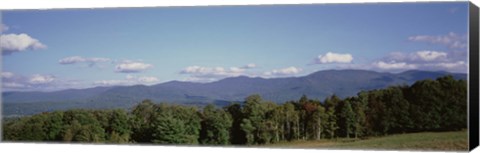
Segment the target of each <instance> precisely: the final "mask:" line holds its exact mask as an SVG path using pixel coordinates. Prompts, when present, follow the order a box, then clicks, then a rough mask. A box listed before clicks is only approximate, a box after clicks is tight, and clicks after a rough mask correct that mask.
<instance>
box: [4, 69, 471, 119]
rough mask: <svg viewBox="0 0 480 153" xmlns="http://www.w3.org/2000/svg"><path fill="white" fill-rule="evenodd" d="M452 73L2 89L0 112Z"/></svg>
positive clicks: (337, 90) (369, 83)
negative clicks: (32, 90) (47, 88)
mask: <svg viewBox="0 0 480 153" xmlns="http://www.w3.org/2000/svg"><path fill="white" fill-rule="evenodd" d="M444 75H452V76H453V77H454V78H455V79H466V78H467V75H466V74H462V73H449V72H442V71H436V72H432V71H420V70H410V71H405V72H402V73H397V74H394V73H385V72H375V71H367V70H352V69H350V70H324V71H317V72H315V73H311V74H309V75H306V76H302V77H288V78H259V77H256V78H251V77H246V76H238V77H231V78H225V79H222V80H218V81H215V82H210V83H194V82H181V81H170V82H165V83H160V84H156V85H152V86H145V85H133V86H113V87H94V88H88V89H68V90H62V91H55V92H4V93H2V96H3V106H4V114H5V115H9V114H10V115H11V114H16V115H18V114H31V113H39V112H43V111H52V110H58V109H68V108H100V109H104V108H130V107H132V106H133V105H135V104H136V103H138V102H140V101H142V100H144V99H151V100H153V101H156V102H172V103H181V104H193V105H205V104H207V103H215V104H217V105H226V104H228V103H229V102H231V101H243V99H244V98H245V97H247V96H249V95H251V94H260V95H261V96H262V98H263V99H265V100H270V101H274V102H278V103H283V102H285V101H290V100H297V99H298V98H300V97H301V96H302V95H303V94H305V95H307V96H308V97H309V98H312V99H315V98H316V99H319V100H323V99H325V97H327V96H330V95H332V94H336V95H337V96H340V97H346V96H354V95H356V94H357V93H358V92H359V91H361V90H372V89H378V88H385V87H388V86H391V85H400V84H407V85H410V84H412V83H413V82H415V81H418V80H423V79H436V78H437V77H441V76H444Z"/></svg>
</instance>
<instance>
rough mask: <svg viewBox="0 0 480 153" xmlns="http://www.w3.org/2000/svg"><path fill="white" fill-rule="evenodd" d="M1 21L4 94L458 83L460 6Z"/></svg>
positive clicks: (462, 59) (59, 15) (7, 16)
mask: <svg viewBox="0 0 480 153" xmlns="http://www.w3.org/2000/svg"><path fill="white" fill-rule="evenodd" d="M1 19H2V20H1V24H0V31H1V32H2V33H1V35H0V47H1V49H2V89H3V91H54V90H62V89H70V88H90V87H96V86H114V85H135V84H144V85H153V84H158V83H163V82H168V81H173V80H177V81H190V82H213V81H217V80H220V79H223V78H227V77H235V76H249V77H263V78H277V77H298V76H305V75H308V74H310V73H313V72H316V71H320V70H329V69H364V70H373V71H378V72H391V73H398V72H402V71H406V70H412V69H416V70H429V71H448V72H457V73H467V71H468V61H467V57H468V53H467V49H468V42H467V37H468V24H467V23H468V3H467V2H448V3H447V2H443V3H432V2H429V3H370V4H315V5H260V6H202V7H191V6H190V7H151V8H117V9H114V8H103V9H100V8H96V9H56V10H3V11H1Z"/></svg>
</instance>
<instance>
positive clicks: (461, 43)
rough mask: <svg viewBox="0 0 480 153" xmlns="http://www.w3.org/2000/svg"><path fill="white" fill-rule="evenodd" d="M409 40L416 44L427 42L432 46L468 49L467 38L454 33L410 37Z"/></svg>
mask: <svg viewBox="0 0 480 153" xmlns="http://www.w3.org/2000/svg"><path fill="white" fill-rule="evenodd" d="M408 40H410V41H415V42H427V43H431V44H441V45H445V46H447V47H449V48H452V49H454V48H466V47H467V36H466V35H463V36H461V35H458V34H456V33H454V32H450V33H448V34H447V35H436V36H433V35H416V36H411V37H408Z"/></svg>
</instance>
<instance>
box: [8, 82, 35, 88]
mask: <svg viewBox="0 0 480 153" xmlns="http://www.w3.org/2000/svg"><path fill="white" fill-rule="evenodd" d="M2 84H3V87H4V88H10V89H11V88H13V89H18V88H19V89H21V88H27V87H30V86H28V85H26V84H20V83H16V82H4V83H2Z"/></svg>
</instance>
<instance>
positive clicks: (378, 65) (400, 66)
mask: <svg viewBox="0 0 480 153" xmlns="http://www.w3.org/2000/svg"><path fill="white" fill-rule="evenodd" d="M373 66H374V67H376V68H380V69H384V70H398V69H415V68H417V66H416V65H414V64H408V63H405V62H398V63H397V62H389V63H387V62H383V61H378V62H375V63H373Z"/></svg>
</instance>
